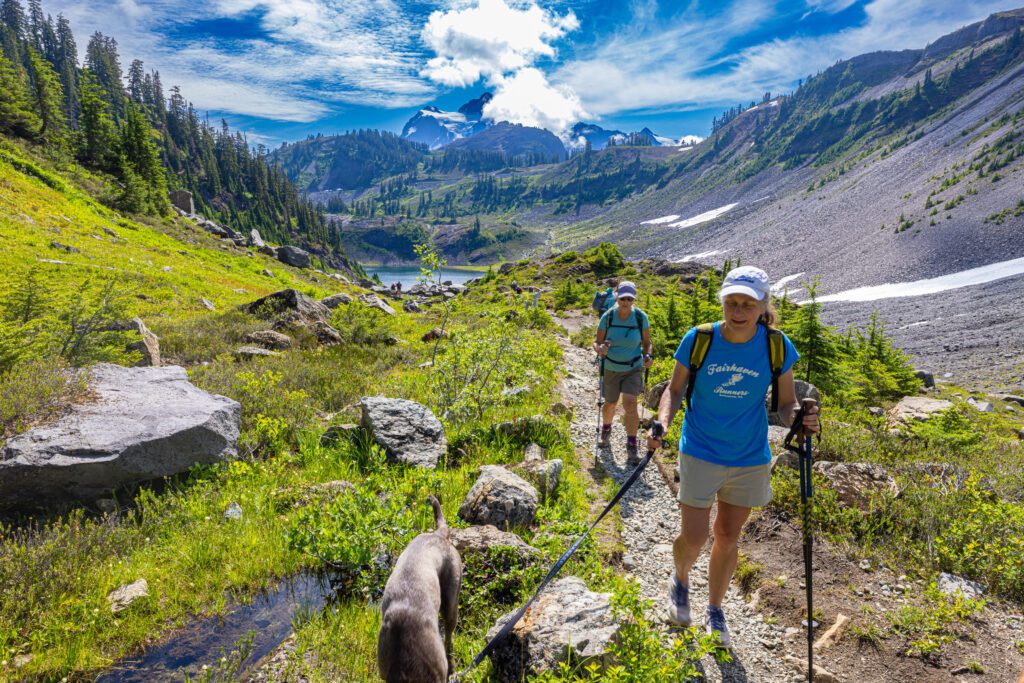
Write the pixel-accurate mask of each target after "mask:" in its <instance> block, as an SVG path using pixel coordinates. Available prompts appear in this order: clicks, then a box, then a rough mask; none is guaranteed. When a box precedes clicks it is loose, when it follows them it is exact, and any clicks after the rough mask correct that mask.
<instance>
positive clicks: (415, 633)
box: [377, 496, 462, 683]
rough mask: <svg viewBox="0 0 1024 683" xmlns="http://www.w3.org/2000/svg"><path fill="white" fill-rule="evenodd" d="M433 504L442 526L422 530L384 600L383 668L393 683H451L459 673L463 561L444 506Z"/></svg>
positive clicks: (380, 656) (433, 501) (380, 641)
mask: <svg viewBox="0 0 1024 683" xmlns="http://www.w3.org/2000/svg"><path fill="white" fill-rule="evenodd" d="M430 504H431V505H432V506H433V507H434V524H435V525H436V527H437V528H436V530H435V531H432V532H430V533H425V534H420V535H419V536H417V537H416V538H414V539H413V540H412V543H410V544H409V546H408V547H407V548H406V549H405V550H404V551H403V552H402V554H401V556H400V557H399V558H398V562H397V563H396V564H395V568H394V570H393V571H392V572H391V576H390V577H389V578H388V583H387V585H386V586H385V587H384V598H383V600H381V603H380V610H381V624H380V634H379V636H378V637H377V666H378V667H379V668H380V675H381V678H383V679H384V680H385V681H387V683H445V681H447V680H448V676H449V675H451V674H453V673H455V671H454V665H453V664H452V634H453V633H454V631H455V624H456V622H457V621H458V619H459V587H460V586H461V584H462V559H461V558H460V557H459V552H458V551H457V550H456V549H455V547H454V546H453V545H452V542H451V538H450V537H449V532H448V523H447V522H445V519H444V513H443V512H441V504H440V503H439V502H438V501H437V498H434V497H433V496H431V497H430ZM438 612H440V613H441V616H442V618H443V619H444V642H442V641H441V629H440V626H439V624H438V619H437V615H438Z"/></svg>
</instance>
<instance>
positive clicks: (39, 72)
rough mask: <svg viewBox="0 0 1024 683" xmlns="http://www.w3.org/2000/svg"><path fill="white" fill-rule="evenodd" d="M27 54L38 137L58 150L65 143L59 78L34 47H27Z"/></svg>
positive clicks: (62, 92) (64, 120)
mask: <svg viewBox="0 0 1024 683" xmlns="http://www.w3.org/2000/svg"><path fill="white" fill-rule="evenodd" d="M28 54H29V60H30V64H31V65H32V90H33V96H34V97H33V99H34V100H35V102H34V104H35V108H36V112H37V113H38V114H39V119H40V121H41V122H42V126H41V127H40V129H39V138H40V139H41V140H42V141H43V142H45V143H46V144H48V145H52V146H54V147H55V148H56V149H58V150H59V149H62V148H63V147H64V146H65V143H66V133H67V120H66V119H65V117H64V91H63V89H62V88H61V86H60V78H58V77H57V74H56V73H55V72H54V70H53V67H51V66H50V63H49V62H48V61H46V60H45V59H43V58H42V56H41V55H40V54H39V53H38V52H36V51H35V48H29V50H28Z"/></svg>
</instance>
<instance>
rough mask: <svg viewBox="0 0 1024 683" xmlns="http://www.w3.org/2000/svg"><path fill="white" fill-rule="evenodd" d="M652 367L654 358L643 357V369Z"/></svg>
mask: <svg viewBox="0 0 1024 683" xmlns="http://www.w3.org/2000/svg"><path fill="white" fill-rule="evenodd" d="M652 365H654V356H650V355H646V354H645V355H644V367H645V368H649V367H651V366H652Z"/></svg>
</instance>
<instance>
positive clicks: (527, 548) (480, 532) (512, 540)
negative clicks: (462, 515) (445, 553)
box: [451, 524, 540, 562]
mask: <svg viewBox="0 0 1024 683" xmlns="http://www.w3.org/2000/svg"><path fill="white" fill-rule="evenodd" d="M451 537H452V544H453V545H454V546H455V549H456V550H458V551H459V554H460V555H462V556H463V557H466V556H467V555H472V554H474V553H478V554H481V555H483V554H486V553H487V551H488V549H489V548H495V547H507V548H512V549H513V550H514V551H515V554H516V555H517V556H518V558H519V559H520V560H521V561H523V562H525V561H528V560H530V559H532V558H533V557H536V556H537V555H538V554H539V552H540V551H539V550H537V549H536V548H534V547H533V546H532V545H529V544H528V543H526V542H525V541H524V540H523V539H521V538H519V536H517V535H516V534H514V533H512V532H511V531H502V530H501V529H499V528H498V527H496V526H493V525H489V524H488V525H485V526H471V527H466V528H465V529H456V528H453V529H452V530H451Z"/></svg>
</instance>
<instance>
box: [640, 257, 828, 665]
mask: <svg viewBox="0 0 1024 683" xmlns="http://www.w3.org/2000/svg"><path fill="white" fill-rule="evenodd" d="M718 297H719V299H720V300H721V302H722V314H723V317H722V321H721V322H716V323H713V324H708V325H701V326H699V327H695V328H693V329H691V330H690V331H689V332H687V333H686V336H684V337H683V340H682V342H681V343H680V344H679V348H678V349H677V350H676V352H675V356H674V357H675V359H676V364H675V369H674V370H673V372H672V379H671V381H670V383H669V386H668V389H667V390H666V391H665V392H664V393H663V394H662V397H661V405H660V406H659V408H658V420H659V422H660V423H661V424H663V425H665V426H668V425H670V424H671V423H672V418H673V417H675V414H676V411H677V410H678V409H679V407H680V403H681V401H682V399H683V398H684V397H685V398H686V401H687V408H686V415H685V418H684V420H683V428H682V436H681V438H680V439H679V502H680V510H681V513H682V529H681V531H680V533H679V536H678V538H676V540H675V543H673V545H672V555H673V559H674V561H675V572H674V573H673V575H672V579H671V583H670V586H669V601H668V618H669V621H671V622H672V623H674V624H678V625H682V626H689V624H690V601H689V587H690V569H691V568H692V567H693V564H694V562H696V561H697V558H698V557H699V556H700V552H701V549H702V548H703V547H704V542H705V541H706V540H707V538H708V522H709V520H710V516H711V505H712V504H713V503H714V502H715V500H716V499H717V501H718V514H717V515H716V517H715V528H714V543H713V545H712V546H711V561H710V563H709V565H708V606H707V613H706V615H705V618H704V625H705V629H706V630H707V631H708V632H714V631H717V632H719V633H720V634H721V635H720V637H721V641H722V644H723V645H725V646H726V647H731V639H730V637H729V629H728V627H727V626H726V624H725V614H724V613H723V612H722V600H723V599H724V598H725V593H726V590H727V589H728V588H729V582H730V580H731V579H732V575H733V572H734V571H735V569H736V559H737V552H738V547H737V542H738V540H739V536H740V531H741V530H742V528H743V524H744V522H746V520H747V516H748V515H749V514H750V510H751V508H755V507H760V506H763V505H766V504H767V503H768V502H769V501H770V500H771V498H772V487H771V471H770V468H769V462H770V461H771V451H770V450H769V447H768V416H767V412H766V411H765V394H766V392H767V391H768V388H769V387H773V392H772V393H773V401H772V402H773V404H774V405H773V407H772V409H773V410H777V411H778V413H779V416H780V417H781V418H782V420H783V421H784V422H785V423H786V424H787V425H788V424H792V422H793V419H794V418H795V417H796V413H797V410H798V409H799V408H800V404H799V403H798V402H797V400H796V388H795V386H794V383H793V371H792V368H793V364H794V363H796V361H797V359H798V358H799V354H798V353H797V352H796V349H795V348H794V347H793V344H792V343H791V342H790V341H789V339H788V338H786V336H785V335H784V334H782V332H779V331H778V330H774V329H772V325H774V324H775V322H776V319H777V317H776V312H775V309H774V308H773V306H772V303H771V298H770V297H769V281H768V274H767V273H765V272H764V271H763V270H760V269H758V268H753V267H751V266H743V267H740V268H734V269H733V270H730V271H729V273H728V274H727V275H726V277H725V280H724V282H723V283H722V289H721V291H719V293H718ZM817 412H818V409H817V408H815V409H814V410H813V411H812V412H810V413H809V414H807V415H805V417H804V419H803V428H804V431H805V432H807V433H812V432H817V431H818V415H817ZM647 446H648V448H658V447H660V446H661V439H654V438H651V439H648V440H647Z"/></svg>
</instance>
